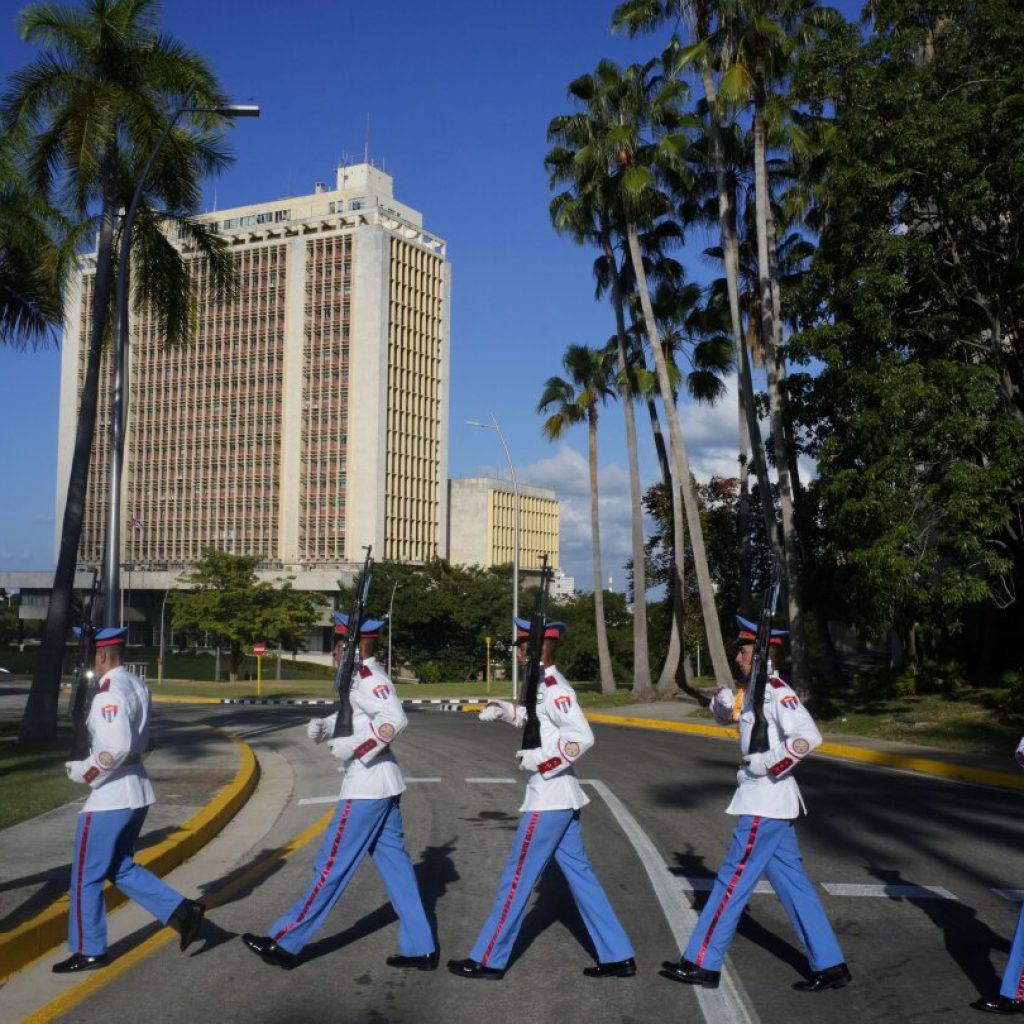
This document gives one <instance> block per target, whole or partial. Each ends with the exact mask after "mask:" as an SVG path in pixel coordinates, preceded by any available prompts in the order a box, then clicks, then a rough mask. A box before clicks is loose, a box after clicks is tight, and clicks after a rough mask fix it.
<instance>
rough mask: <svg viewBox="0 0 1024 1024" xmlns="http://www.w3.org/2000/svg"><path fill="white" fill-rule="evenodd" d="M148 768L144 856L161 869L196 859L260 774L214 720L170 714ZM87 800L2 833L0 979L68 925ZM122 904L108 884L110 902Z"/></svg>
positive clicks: (157, 731) (156, 732)
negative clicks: (152, 794)
mask: <svg viewBox="0 0 1024 1024" xmlns="http://www.w3.org/2000/svg"><path fill="white" fill-rule="evenodd" d="M146 769H147V771H148V772H149V775H150V778H151V779H152V780H153V786H154V788H155V789H156V793H157V803H156V804H155V805H154V806H153V807H152V808H151V809H150V811H149V814H148V815H147V817H146V823H145V827H144V829H143V832H142V837H141V839H140V843H139V855H138V858H137V859H138V860H139V862H140V863H142V864H145V865H146V866H147V867H149V868H150V870H152V871H155V872H156V873H157V874H159V875H163V874H166V873H167V872H168V871H170V870H172V869H173V868H174V867H176V866H177V865H178V864H180V863H182V861H184V860H186V859H187V858H188V857H191V856H192V855H193V854H194V853H195V852H197V851H198V850H199V849H201V848H202V847H203V846H204V845H205V844H206V843H207V842H209V841H210V839H212V838H213V836H215V835H216V834H217V833H218V832H219V831H220V830H221V829H222V828H223V827H224V825H225V824H227V822H228V821H229V820H230V819H231V818H232V817H233V815H234V814H235V813H236V812H237V811H238V809H239V808H240V807H241V806H243V805H244V803H245V801H246V799H247V798H248V796H249V794H250V793H251V792H252V789H253V788H254V787H255V785H256V781H257V778H258V768H257V766H256V763H255V759H254V758H253V755H252V753H251V751H249V749H248V748H247V747H245V746H244V745H242V744H239V743H237V742H236V741H235V740H233V739H232V738H231V737H230V736H228V735H227V734H226V733H224V732H221V731H220V730H218V729H214V728H212V727H210V726H205V725H198V724H186V723H184V722H180V721H175V720H174V719H173V718H171V717H170V716H167V715H163V716H160V717H158V719H157V720H156V721H155V723H154V729H153V746H152V748H151V749H150V752H149V753H148V754H147V755H146ZM84 802H85V796H84V795H83V797H82V799H81V800H79V801H77V802H75V803H71V804H65V805H64V806H63V807H57V808H55V809H54V810H52V811H48V812H47V813H45V814H42V815H40V816H39V817H36V818H33V819H31V820H29V821H25V822H22V823H20V824H18V825H14V826H12V827H10V828H8V829H4V830H3V831H0V982H2V981H3V979H4V978H6V977H7V976H8V975H10V974H12V973H13V972H15V971H17V970H20V969H21V968H22V967H24V966H25V965H26V964H28V963H29V962H31V961H32V960H34V959H35V958H36V957H38V956H39V955H41V954H43V953H45V952H46V951H47V950H48V949H51V948H53V947H54V946H57V945H59V944H60V943H62V942H63V941H64V939H65V937H66V934H67V931H66V928H67V912H68V900H67V891H68V885H69V883H70V878H71V863H70V857H71V848H72V844H73V842H74V837H75V824H76V820H75V819H76V817H77V815H78V812H79V811H80V810H81V807H82V804H83V803H84ZM120 902H123V897H122V896H121V894H120V893H119V892H118V891H117V890H116V889H112V888H111V887H109V886H108V892H107V905H108V907H112V906H115V905H117V904H118V903H120Z"/></svg>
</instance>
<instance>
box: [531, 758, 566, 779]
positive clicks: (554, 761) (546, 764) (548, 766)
mask: <svg viewBox="0 0 1024 1024" xmlns="http://www.w3.org/2000/svg"><path fill="white" fill-rule="evenodd" d="M561 763H562V759H561V758H560V757H552V758H551V759H550V760H547V761H541V763H540V764H539V765H537V771H539V772H540V773H541V775H543V774H544V773H545V772H550V771H552V770H554V769H555V768H557V767H558V766H559V765H560V764H561Z"/></svg>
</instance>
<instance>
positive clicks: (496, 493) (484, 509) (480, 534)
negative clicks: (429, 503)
mask: <svg viewBox="0 0 1024 1024" xmlns="http://www.w3.org/2000/svg"><path fill="white" fill-rule="evenodd" d="M518 489H519V568H520V570H525V571H530V570H537V569H540V566H541V556H542V555H547V556H548V565H549V566H550V567H552V568H555V567H557V565H558V559H559V550H558V536H559V533H558V531H559V511H558V499H557V498H556V496H555V492H554V491H550V490H547V489H546V488H541V487H524V486H523V485H522V484H519V485H518ZM515 508H516V495H515V491H514V490H513V488H512V485H511V483H509V482H508V481H507V480H496V479H491V478H489V477H473V478H469V479H461V480H450V481H449V482H448V514H449V520H448V537H449V541H448V560H449V561H450V562H451V563H452V564H453V565H479V566H482V567H483V568H485V569H489V568H492V567H493V566H499V565H511V564H512V561H513V558H514V552H515Z"/></svg>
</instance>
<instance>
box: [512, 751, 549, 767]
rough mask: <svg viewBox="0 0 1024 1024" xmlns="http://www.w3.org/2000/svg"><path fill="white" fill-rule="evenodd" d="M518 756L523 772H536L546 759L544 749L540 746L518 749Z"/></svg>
mask: <svg viewBox="0 0 1024 1024" xmlns="http://www.w3.org/2000/svg"><path fill="white" fill-rule="evenodd" d="M516 758H517V760H518V761H519V770H520V771H521V772H535V771H536V770H537V766H538V765H539V764H540V762H541V761H542V760H543V759H544V751H542V750H541V749H540V747H534V749H533V750H517V751H516Z"/></svg>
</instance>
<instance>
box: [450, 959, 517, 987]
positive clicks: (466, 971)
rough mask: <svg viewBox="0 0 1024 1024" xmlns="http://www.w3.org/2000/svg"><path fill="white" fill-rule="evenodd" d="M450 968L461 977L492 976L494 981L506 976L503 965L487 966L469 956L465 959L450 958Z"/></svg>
mask: <svg viewBox="0 0 1024 1024" xmlns="http://www.w3.org/2000/svg"><path fill="white" fill-rule="evenodd" d="M448 970H449V971H451V972H452V974H457V975H458V976H459V977H460V978H490V979H491V980H492V981H497V980H498V979H499V978H504V977H505V969H504V968H503V967H485V966H484V965H483V964H481V963H477V961H476V960H471V959H470V958H469V957H467V958H466V959H465V960H449V961H448Z"/></svg>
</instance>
